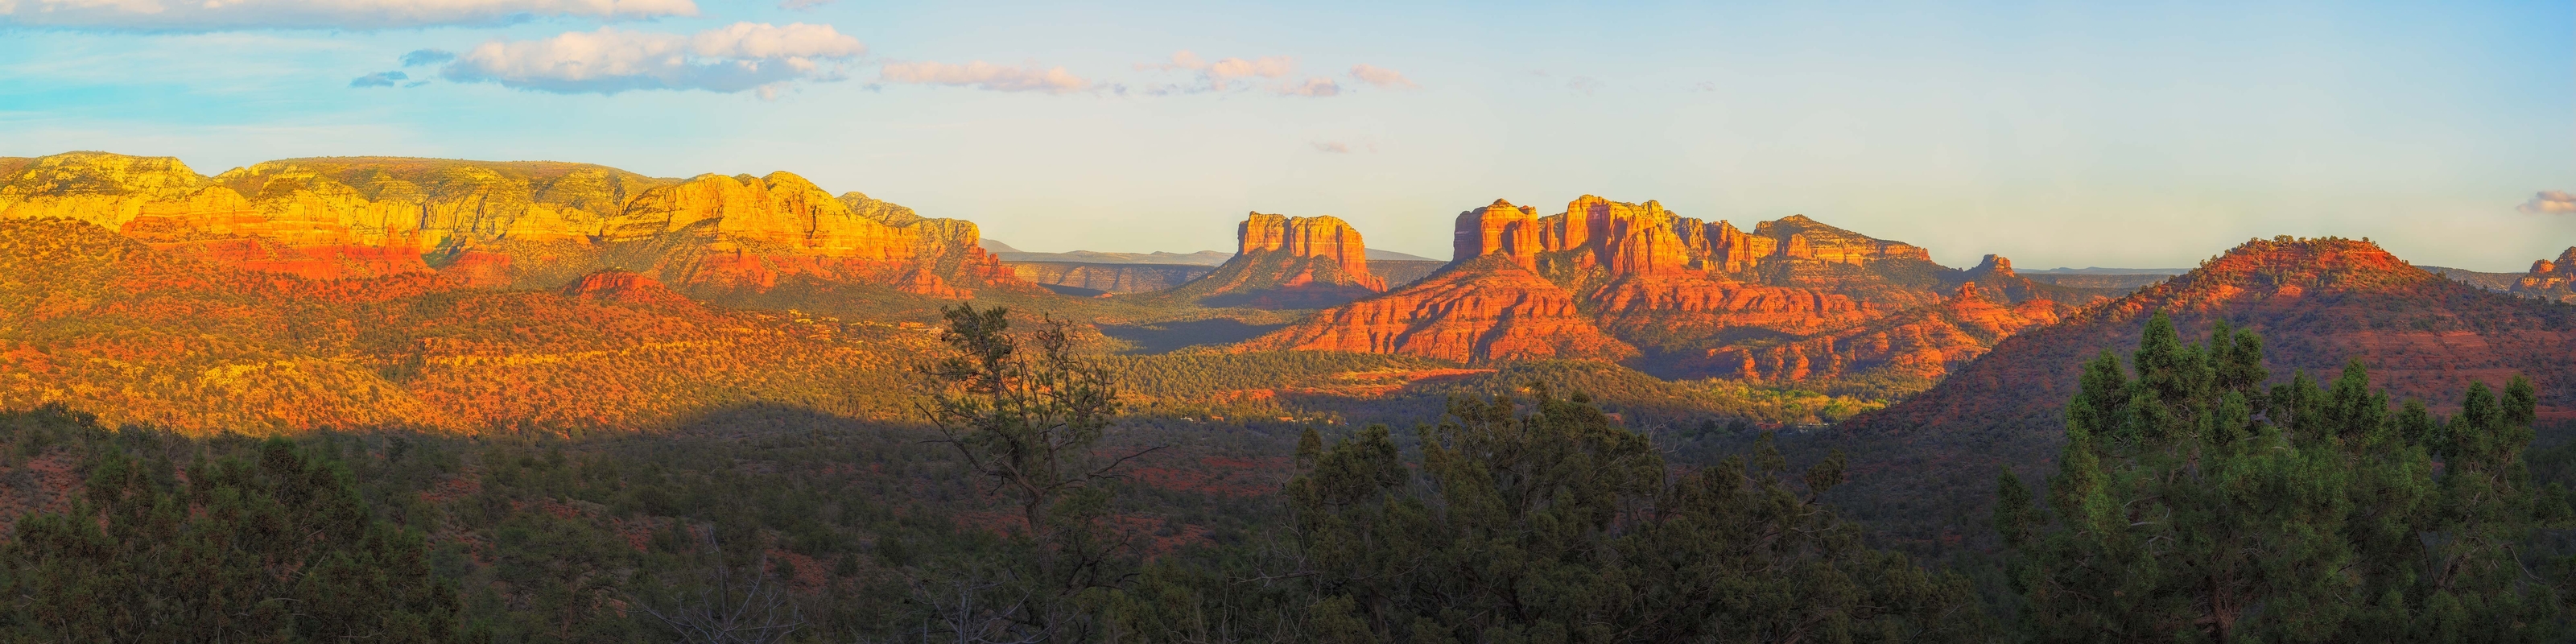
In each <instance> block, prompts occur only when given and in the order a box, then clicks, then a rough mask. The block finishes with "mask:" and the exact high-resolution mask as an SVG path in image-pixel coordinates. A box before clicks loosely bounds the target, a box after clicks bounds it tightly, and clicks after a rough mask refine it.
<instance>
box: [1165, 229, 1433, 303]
mask: <svg viewBox="0 0 2576 644" xmlns="http://www.w3.org/2000/svg"><path fill="white" fill-rule="evenodd" d="M1235 242H1236V243H1235V247H1236V251H1235V255H1234V258H1233V259H1229V260H1226V262H1225V264H1224V265H1221V266H1218V267H1216V270H1213V271H1209V272H1208V274H1206V275H1204V276H1201V277H1199V278H1198V279H1196V280H1192V281H1191V282H1190V283H1188V284H1184V285H1182V286H1180V287H1179V288H1175V289H1172V290H1171V291H1169V292H1166V293H1165V294H1163V296H1162V297H1166V298H1171V299H1180V300H1187V301H1191V302H1197V303H1200V304H1205V305H1209V306H1251V307H1258V308H1317V307H1323V306H1331V305H1334V304H1340V303H1343V302H1348V301H1351V300H1354V299H1358V298H1361V297H1366V296H1369V295H1372V294H1376V293H1379V292H1382V291H1385V290H1386V281H1385V280H1382V279H1379V278H1378V277H1377V276H1376V275H1372V274H1370V273H1369V269H1368V250H1367V247H1366V246H1365V245H1364V244H1363V242H1362V241H1361V240H1360V233H1359V231H1358V230H1355V229H1353V228H1351V225H1350V224H1349V223H1346V222H1343V221H1342V220H1341V219H1340V218H1338V217H1331V216H1320V217H1287V216H1282V215H1265V214H1262V213H1258V212H1256V213H1251V214H1249V215H1248V216H1246V217H1245V219H1244V221H1243V223H1242V224H1240V225H1238V226H1236V227H1235Z"/></svg>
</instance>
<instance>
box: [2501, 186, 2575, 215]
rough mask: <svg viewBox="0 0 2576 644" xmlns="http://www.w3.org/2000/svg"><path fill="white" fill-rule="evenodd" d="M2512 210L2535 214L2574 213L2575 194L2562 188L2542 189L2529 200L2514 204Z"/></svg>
mask: <svg viewBox="0 0 2576 644" xmlns="http://www.w3.org/2000/svg"><path fill="white" fill-rule="evenodd" d="M2514 210H2519V211H2522V212H2527V213H2531V214H2535V215H2540V214H2550V215H2564V214H2570V213H2576V194H2569V193H2568V192H2567V191H2564V190H2542V191H2540V192H2539V193H2537V194H2534V195H2532V196H2531V200H2530V201H2525V202H2522V205H2520V206H2515V207H2514Z"/></svg>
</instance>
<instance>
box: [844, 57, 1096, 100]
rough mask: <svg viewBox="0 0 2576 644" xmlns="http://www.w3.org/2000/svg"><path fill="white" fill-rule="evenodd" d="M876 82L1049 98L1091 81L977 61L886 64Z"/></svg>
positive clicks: (1061, 70) (1087, 85)
mask: <svg viewBox="0 0 2576 644" xmlns="http://www.w3.org/2000/svg"><path fill="white" fill-rule="evenodd" d="M877 79H878V81H879V82H884V83H899V84H907V85H952V86H958V87H973V88H975V89H982V90H992V91H996V92H1046V93H1049V94H1063V93H1066V92H1079V91H1082V90H1084V89H1089V88H1090V87H1091V81H1088V80H1083V78H1082V77H1080V76H1075V75H1073V74H1072V73H1071V72H1067V71H1065V70H1064V68H1062V67H1052V68H1047V69H1039V68H1038V66H1037V64H1036V63H1030V64H1027V65H1024V66H1020V67H1008V66H1003V65H995V64H992V63H987V62H984V61H980V60H978V61H974V62H970V63H966V64H964V65H952V64H948V63H940V62H928V61H924V62H910V63H901V62H899V63H886V64H885V66H884V67H883V68H880V69H878V70H877Z"/></svg>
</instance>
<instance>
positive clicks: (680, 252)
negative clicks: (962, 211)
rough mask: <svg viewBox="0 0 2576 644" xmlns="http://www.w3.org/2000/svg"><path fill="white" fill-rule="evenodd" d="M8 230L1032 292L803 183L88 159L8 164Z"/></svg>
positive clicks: (364, 258) (944, 226) (215, 256)
mask: <svg viewBox="0 0 2576 644" xmlns="http://www.w3.org/2000/svg"><path fill="white" fill-rule="evenodd" d="M0 170H6V174H5V175H0V218H47V217H58V218H67V219H77V220H81V221H86V222H89V223H92V224H96V225H98V226H100V227H103V228H107V229H109V230H115V231H118V232H120V233H122V234H125V235H126V236H128V237H132V238H135V239H138V240H141V241H144V242H147V243H149V244H152V245H153V247H154V248H156V249H160V250H165V251H170V252H173V253H178V254H183V255H190V256H195V257H199V258H201V259H207V260H212V261H216V262H219V263H223V264H228V265H233V266H239V267H243V268H249V269H254V270H262V271H269V272H278V273H287V274H293V275H298V276H302V277H307V278H314V279H336V278H348V277H372V276H382V275H395V274H403V273H419V272H433V271H437V272H453V273H457V274H459V275H460V276H462V277H464V278H465V279H467V281H469V282H471V283H474V284H477V285H482V286H521V287H529V286H553V285H556V284H560V283H562V282H563V281H564V280H566V279H569V278H572V277H576V276H579V275H582V274H586V273H589V272H591V271H594V270H598V269H601V268H625V269H631V270H636V271H640V272H644V273H647V274H650V275H652V276H654V277H657V278H659V279H662V280H664V281H667V282H671V283H674V284H682V285H686V286H688V287H692V288H717V289H743V288H749V289H767V288H771V287H774V286H776V285H777V284H779V283H780V281H781V280H783V279H807V278H810V279H817V280H827V281H845V282H853V283H875V284H892V285H895V286H896V287H897V288H901V289H903V290H907V291H911V292H915V293H922V294H930V295H939V296H947V297H962V296H964V295H966V294H967V293H969V292H970V291H971V290H972V289H974V288H978V287H987V286H1002V287H1012V286H1025V283H1023V282H1020V281H1019V280H1018V279H1017V278H1016V277H1014V276H1012V275H1011V273H1010V271H1009V270H1008V269H1006V268H1004V267H1002V266H1001V264H1000V263H999V262H998V261H996V260H995V259H994V258H993V257H992V256H991V255H990V254H989V253H985V252H983V251H982V250H981V249H980V248H978V247H977V245H976V243H975V242H976V240H977V239H978V234H977V231H976V229H975V226H974V224H972V223H968V222H963V221H958V220H950V219H925V218H922V217H921V216H920V215H918V214H917V213H914V212H913V211H912V210H911V209H909V208H904V207H902V206H899V205H895V204H890V203H886V202H883V201H880V200H876V199H872V198H869V197H868V196H866V195H864V194H860V193H856V192H852V193H846V194H843V195H841V196H839V197H834V196H832V195H831V194H830V193H828V192H824V191H823V190H822V189H821V188H819V187H817V186H815V185H814V184H813V183H811V182H809V181H806V180H805V179H804V178H802V177H798V176H796V175H794V174H790V173H786V172H774V173H771V174H769V175H767V176H765V177H752V176H747V175H744V176H722V175H702V176H699V177H697V178H694V179H689V180H685V181H678V180H671V179H656V178H651V177H645V176H643V175H638V174H634V173H631V172H625V171H622V170H617V169H614V168H608V167H603V166H595V165H586V164H571V163H552V162H514V163H493V162H470V161H447V160H437V159H408V158H388V157H348V158H342V157H333V158H317V159H290V160H283V161H272V162H267V163H261V164H256V165H252V166H249V167H244V168H237V169H234V170H231V171H227V172H224V173H222V174H219V175H216V176H213V177H205V176H202V175H198V174H197V173H196V172H195V171H194V170H191V169H189V168H188V167H187V166H186V165H185V164H183V163H180V162H179V161H178V160H176V159H171V158H167V157H129V156H123V155H115V154H105V153H91V152H76V153H67V154H60V155H54V156H50V157H42V158H36V159H28V160H23V161H20V162H13V163H10V164H7V165H5V166H0Z"/></svg>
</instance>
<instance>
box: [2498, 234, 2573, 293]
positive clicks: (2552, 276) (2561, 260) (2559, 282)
mask: <svg viewBox="0 0 2576 644" xmlns="http://www.w3.org/2000/svg"><path fill="white" fill-rule="evenodd" d="M2511 291H2512V292H2513V293H2514V294H2516V295H2522V296H2527V297H2536V298H2540V299H2544V300H2554V301H2558V302H2565V303H2569V304H2576V246H2571V247H2568V248H2567V251H2566V252H2562V253H2559V254H2558V261H2554V262H2553V261H2549V260H2546V259H2543V260H2536V261H2533V262H2532V263H2531V273H2530V274H2528V275H2524V276H2522V278H2521V279H2518V280H2514V283H2513V288H2512V289H2511Z"/></svg>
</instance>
